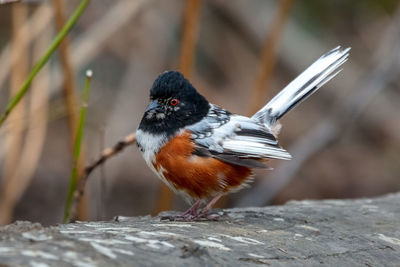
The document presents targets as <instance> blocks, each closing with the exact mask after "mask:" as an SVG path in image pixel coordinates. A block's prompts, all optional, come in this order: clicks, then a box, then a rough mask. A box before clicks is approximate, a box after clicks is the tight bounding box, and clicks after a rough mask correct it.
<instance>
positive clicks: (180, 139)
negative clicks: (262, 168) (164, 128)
mask: <svg viewBox="0 0 400 267" xmlns="http://www.w3.org/2000/svg"><path fill="white" fill-rule="evenodd" d="M190 136H191V134H190V132H188V131H185V132H184V133H183V134H181V135H178V136H175V137H174V138H172V139H171V140H170V141H169V142H168V143H167V144H166V145H165V146H164V147H163V148H161V150H160V151H159V153H158V154H157V155H156V161H155V163H154V168H155V169H156V170H157V171H158V172H162V175H163V176H164V177H165V179H166V180H168V182H169V183H170V184H171V185H172V186H173V187H175V189H177V190H184V191H185V192H186V193H187V194H189V195H190V196H191V197H193V198H196V199H202V198H208V197H212V196H214V195H215V194H217V193H224V192H228V191H231V190H233V189H235V188H238V187H240V186H241V185H242V184H243V183H244V182H245V181H246V179H248V178H249V176H250V175H251V173H252V172H251V169H250V168H248V167H242V166H237V165H232V164H229V163H225V162H222V161H220V160H218V159H215V158H212V157H200V156H197V155H193V154H192V152H193V151H194V150H195V145H194V144H193V142H192V140H191V138H190Z"/></svg>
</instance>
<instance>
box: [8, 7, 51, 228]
mask: <svg viewBox="0 0 400 267" xmlns="http://www.w3.org/2000/svg"><path fill="white" fill-rule="evenodd" d="M49 12H50V11H49ZM50 33H51V31H49V30H48V31H47V32H45V33H44V35H45V36H41V37H40V38H38V42H37V44H36V45H35V48H34V54H35V55H34V57H35V58H39V55H41V54H42V53H43V51H44V50H45V48H46V45H47V44H48V42H49V41H50V40H51V38H50ZM49 74H50V73H49V70H48V67H45V68H44V69H43V71H42V72H41V73H40V74H39V75H38V77H37V79H36V81H35V82H34V83H33V84H32V91H31V94H30V95H29V96H30V106H29V120H27V123H28V127H27V133H26V137H25V139H26V142H25V144H26V145H25V146H24V147H23V150H22V152H21V156H20V158H19V160H18V165H19V166H18V167H17V168H16V169H15V170H16V171H15V172H14V175H13V176H12V177H11V179H10V182H9V183H8V184H7V188H5V192H6V193H5V194H4V196H5V197H7V198H8V199H7V201H6V202H7V203H12V204H13V206H12V207H10V211H12V210H13V208H14V206H15V204H16V203H17V202H18V201H19V200H20V199H21V197H22V195H23V194H24V192H25V191H26V189H27V187H28V186H29V183H30V181H31V180H32V177H33V174H34V172H35V169H36V167H37V164H38V162H39V159H40V154H41V152H42V149H43V145H44V141H45V137H46V130H47V119H48V117H47V110H48V104H49V102H48V100H49V99H48V98H49V87H50V83H49V82H50V76H49ZM1 213H2V214H3V212H1ZM11 215H12V214H10V215H9V216H8V218H11V217H12V216H11ZM8 222H10V220H9V221H8Z"/></svg>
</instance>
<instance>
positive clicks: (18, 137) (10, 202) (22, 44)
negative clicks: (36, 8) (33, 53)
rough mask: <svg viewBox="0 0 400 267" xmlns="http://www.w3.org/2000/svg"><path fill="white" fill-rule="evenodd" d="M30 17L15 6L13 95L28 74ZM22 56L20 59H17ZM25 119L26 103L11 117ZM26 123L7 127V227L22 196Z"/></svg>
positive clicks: (1, 208)
mask: <svg viewBox="0 0 400 267" xmlns="http://www.w3.org/2000/svg"><path fill="white" fill-rule="evenodd" d="M27 17H28V8H27V6H25V5H22V4H15V5H13V6H12V37H13V42H12V43H13V46H12V50H11V52H12V53H11V57H12V58H13V59H14V62H15V64H14V65H13V68H12V73H11V85H10V96H13V95H15V94H16V93H18V89H19V88H20V87H21V85H22V84H23V81H24V77H25V75H26V73H27V68H28V58H29V56H28V53H27V51H28V43H27V42H26V41H25V40H26V38H28V36H29V32H27V33H26V35H23V34H21V33H22V32H21V31H19V28H20V27H21V26H22V25H23V24H24V23H25V21H26V19H27ZM19 55H21V57H19V58H18V60H16V58H17V57H18V56H19ZM24 116H25V101H22V102H20V103H19V105H18V106H16V108H15V112H14V113H13V114H12V116H11V117H14V118H15V117H24ZM24 123H25V121H24V120H16V121H15V123H13V124H9V125H7V133H6V136H5V148H6V149H5V153H6V154H7V157H6V158H5V160H4V169H3V176H4V179H3V180H2V182H3V186H2V191H3V192H2V194H1V205H0V214H1V215H0V224H7V223H10V222H11V217H12V213H13V210H14V206H15V203H16V202H17V199H18V196H17V194H16V190H11V189H15V187H14V186H13V185H15V184H14V183H12V182H13V179H14V178H15V173H16V170H18V167H19V158H20V156H21V155H20V154H21V148H22V141H23V132H22V129H23V128H24V127H25V126H24Z"/></svg>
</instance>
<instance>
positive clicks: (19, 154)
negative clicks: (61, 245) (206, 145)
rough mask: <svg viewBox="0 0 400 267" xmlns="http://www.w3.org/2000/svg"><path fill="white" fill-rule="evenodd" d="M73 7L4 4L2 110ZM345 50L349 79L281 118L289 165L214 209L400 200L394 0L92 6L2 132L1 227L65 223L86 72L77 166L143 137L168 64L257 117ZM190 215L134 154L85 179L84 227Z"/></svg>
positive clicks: (260, 174)
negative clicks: (323, 60) (392, 195)
mask: <svg viewBox="0 0 400 267" xmlns="http://www.w3.org/2000/svg"><path fill="white" fill-rule="evenodd" d="M79 2H80V1H78V0H69V1H66V0H48V1H22V2H21V3H7V4H1V5H0V107H1V111H3V110H4V108H5V106H6V104H7V102H8V100H9V98H10V96H11V95H14V94H15V92H16V91H18V89H19V88H20V87H21V84H22V83H23V81H24V80H25V78H26V77H27V75H28V73H29V70H30V69H31V68H32V66H33V64H34V63H35V62H37V61H38V59H39V58H40V57H41V56H42V55H43V54H44V52H45V51H46V49H47V47H48V46H49V44H50V42H51V40H52V38H54V36H55V35H56V34H57V32H58V30H59V29H60V27H61V25H63V24H64V22H65V21H66V20H67V19H68V17H69V16H70V15H71V14H72V12H73V10H74V9H75V8H76V7H77V6H78V4H79ZM0 3H1V1H0ZM338 45H341V46H342V47H349V46H350V47H352V50H351V51H350V53H351V55H350V58H349V60H348V62H347V63H345V64H344V66H343V71H342V72H341V73H340V74H339V75H338V76H337V77H335V78H334V79H333V80H331V81H330V82H329V83H328V84H326V85H325V86H324V87H323V88H321V89H320V90H319V91H318V92H317V93H316V94H315V95H313V96H312V97H311V98H309V99H308V100H307V101H305V102H304V103H302V104H301V105H300V106H299V107H297V108H296V109H295V110H294V111H292V112H290V113H289V114H287V115H286V116H285V118H284V119H283V120H282V121H281V122H282V124H283V128H282V130H281V134H280V144H281V145H282V146H283V147H285V148H286V149H287V150H288V151H289V152H291V153H292V155H293V157H294V159H293V160H292V161H290V162H286V161H279V162H278V161H274V162H271V165H272V166H273V167H274V170H273V171H265V170H264V171H256V179H255V181H254V183H253V184H252V187H251V188H248V189H244V190H242V191H240V192H238V193H235V194H231V195H229V196H227V197H226V198H224V199H222V200H221V201H220V202H219V204H218V205H219V207H238V206H263V205H271V204H274V205H275V204H283V203H285V202H287V201H289V200H301V199H324V198H357V197H372V196H378V195H382V194H385V193H389V192H396V191H399V190H400V177H399V174H400V153H399V151H400V119H399V115H400V104H399V103H400V90H399V86H400V75H399V74H400V4H399V1H398V0H354V1H348V0H338V1H329V0H308V1H300V0H298V1H295V0H270V1H263V0H248V1H243V0H186V1H184V0H169V1H161V0H118V1H108V0H96V1H92V2H91V4H90V5H89V7H88V8H87V10H86V11H85V12H84V14H83V15H82V17H81V18H80V20H79V21H78V23H77V25H75V27H74V28H73V30H72V31H71V33H70V34H69V35H68V37H67V39H66V40H65V42H63V43H62V45H61V46H60V47H59V48H58V50H57V51H56V53H55V54H54V55H53V56H52V57H51V59H50V61H49V63H48V64H47V65H46V67H45V68H44V69H43V70H42V71H41V72H40V74H39V75H38V76H37V77H36V78H35V81H34V83H33V84H32V86H31V88H30V91H29V93H28V94H27V95H26V96H25V97H24V99H23V101H21V103H19V105H18V107H17V109H15V110H14V111H13V112H12V114H11V116H10V117H9V118H8V119H7V121H6V123H5V124H4V125H3V126H2V128H0V223H1V224H7V223H10V222H12V221H15V220H30V221H36V222H40V223H43V224H45V225H51V224H56V223H59V222H61V221H62V217H63V212H64V205H65V199H66V195H67V191H68V186H69V178H70V172H71V166H72V149H73V138H74V135H75V131H76V123H77V117H78V115H79V107H80V100H79V99H80V96H81V93H82V88H83V84H84V73H85V71H86V69H88V68H90V69H92V70H93V72H94V76H93V79H92V85H91V96H90V100H89V109H88V118H87V122H86V126H85V138H84V144H83V145H84V149H83V151H82V156H81V159H80V165H81V166H84V165H87V164H89V163H91V162H93V161H94V160H95V159H96V158H97V157H98V156H99V155H100V154H101V151H102V150H103V149H105V148H106V147H109V146H112V145H114V144H115V143H116V142H118V141H119V140H121V139H122V138H124V136H126V135H128V134H130V133H132V132H134V131H135V130H136V127H137V125H138V123H139V121H140V119H141V116H142V114H143V111H144V109H145V107H146V105H147V102H148V94H149V88H150V87H151V85H152V82H153V80H154V79H155V78H156V77H157V75H158V74H159V73H161V72H163V71H165V70H171V69H177V70H181V71H182V72H183V73H184V74H185V76H187V77H189V78H190V80H191V81H192V83H193V84H194V86H195V87H196V88H197V89H198V90H199V91H200V92H201V93H202V94H203V95H205V96H206V97H207V98H208V99H209V100H210V102H213V103H215V104H218V105H220V106H223V107H225V108H227V109H229V110H230V111H232V112H235V113H239V114H243V115H250V114H252V113H253V112H254V111H256V110H257V109H258V108H259V107H261V106H262V105H263V104H265V103H266V102H267V100H268V99H270V98H271V97H273V96H274V95H275V94H276V93H277V92H278V91H279V90H280V89H282V88H283V87H284V86H285V85H286V84H288V83H289V82H290V81H291V80H292V79H294V78H295V77H296V76H297V75H298V74H300V73H301V71H302V70H304V69H305V68H306V67H308V66H309V65H310V64H311V63H313V62H314V60H316V59H317V58H318V57H319V56H321V55H322V54H323V53H325V52H327V51H329V50H330V49H332V48H334V47H336V46H338ZM186 208H187V204H186V203H184V202H183V200H182V199H181V198H180V197H179V196H174V195H173V194H171V193H170V192H169V190H168V189H166V188H165V187H164V186H162V185H161V182H160V181H159V180H158V179H157V178H156V176H155V175H154V174H153V173H152V172H151V170H150V169H149V168H148V167H147V166H146V164H145V162H144V160H143V159H142V157H141V155H140V154H139V151H138V149H137V148H136V145H132V146H130V147H128V148H127V149H126V150H124V151H123V152H122V153H119V154H118V155H116V156H115V157H113V158H111V159H110V160H108V161H107V162H106V164H104V165H103V166H102V167H101V168H98V169H96V170H95V171H94V172H93V173H92V174H91V176H90V177H89V180H88V183H87V186H86V190H85V197H84V198H83V202H82V203H81V205H80V208H79V219H81V220H108V219H111V218H112V217H113V216H115V215H125V216H133V215H135V216H136V215H146V214H156V213H157V212H159V211H161V210H166V209H177V210H184V209H186Z"/></svg>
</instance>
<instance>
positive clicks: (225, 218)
mask: <svg viewBox="0 0 400 267" xmlns="http://www.w3.org/2000/svg"><path fill="white" fill-rule="evenodd" d="M321 264H322V265H327V266H400V194H392V195H387V196H384V197H381V198H376V199H358V200H326V201H300V202H290V203H288V204H287V205H284V206H275V207H265V208H245V209H231V210H226V211H224V214H223V215H222V217H221V219H220V221H218V222H214V221H212V222H205V221H202V222H167V221H160V219H159V218H158V217H155V218H152V217H149V216H147V217H137V218H127V217H119V218H118V221H109V222H80V223H75V224H66V225H59V226H55V227H42V226H41V225H39V224H32V223H28V222H17V223H15V224H12V225H8V226H5V227H2V228H0V266H34V267H44V266H82V267H84V266H216V265H217V266H250V265H251V266H255V265H270V266H316V265H321Z"/></svg>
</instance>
